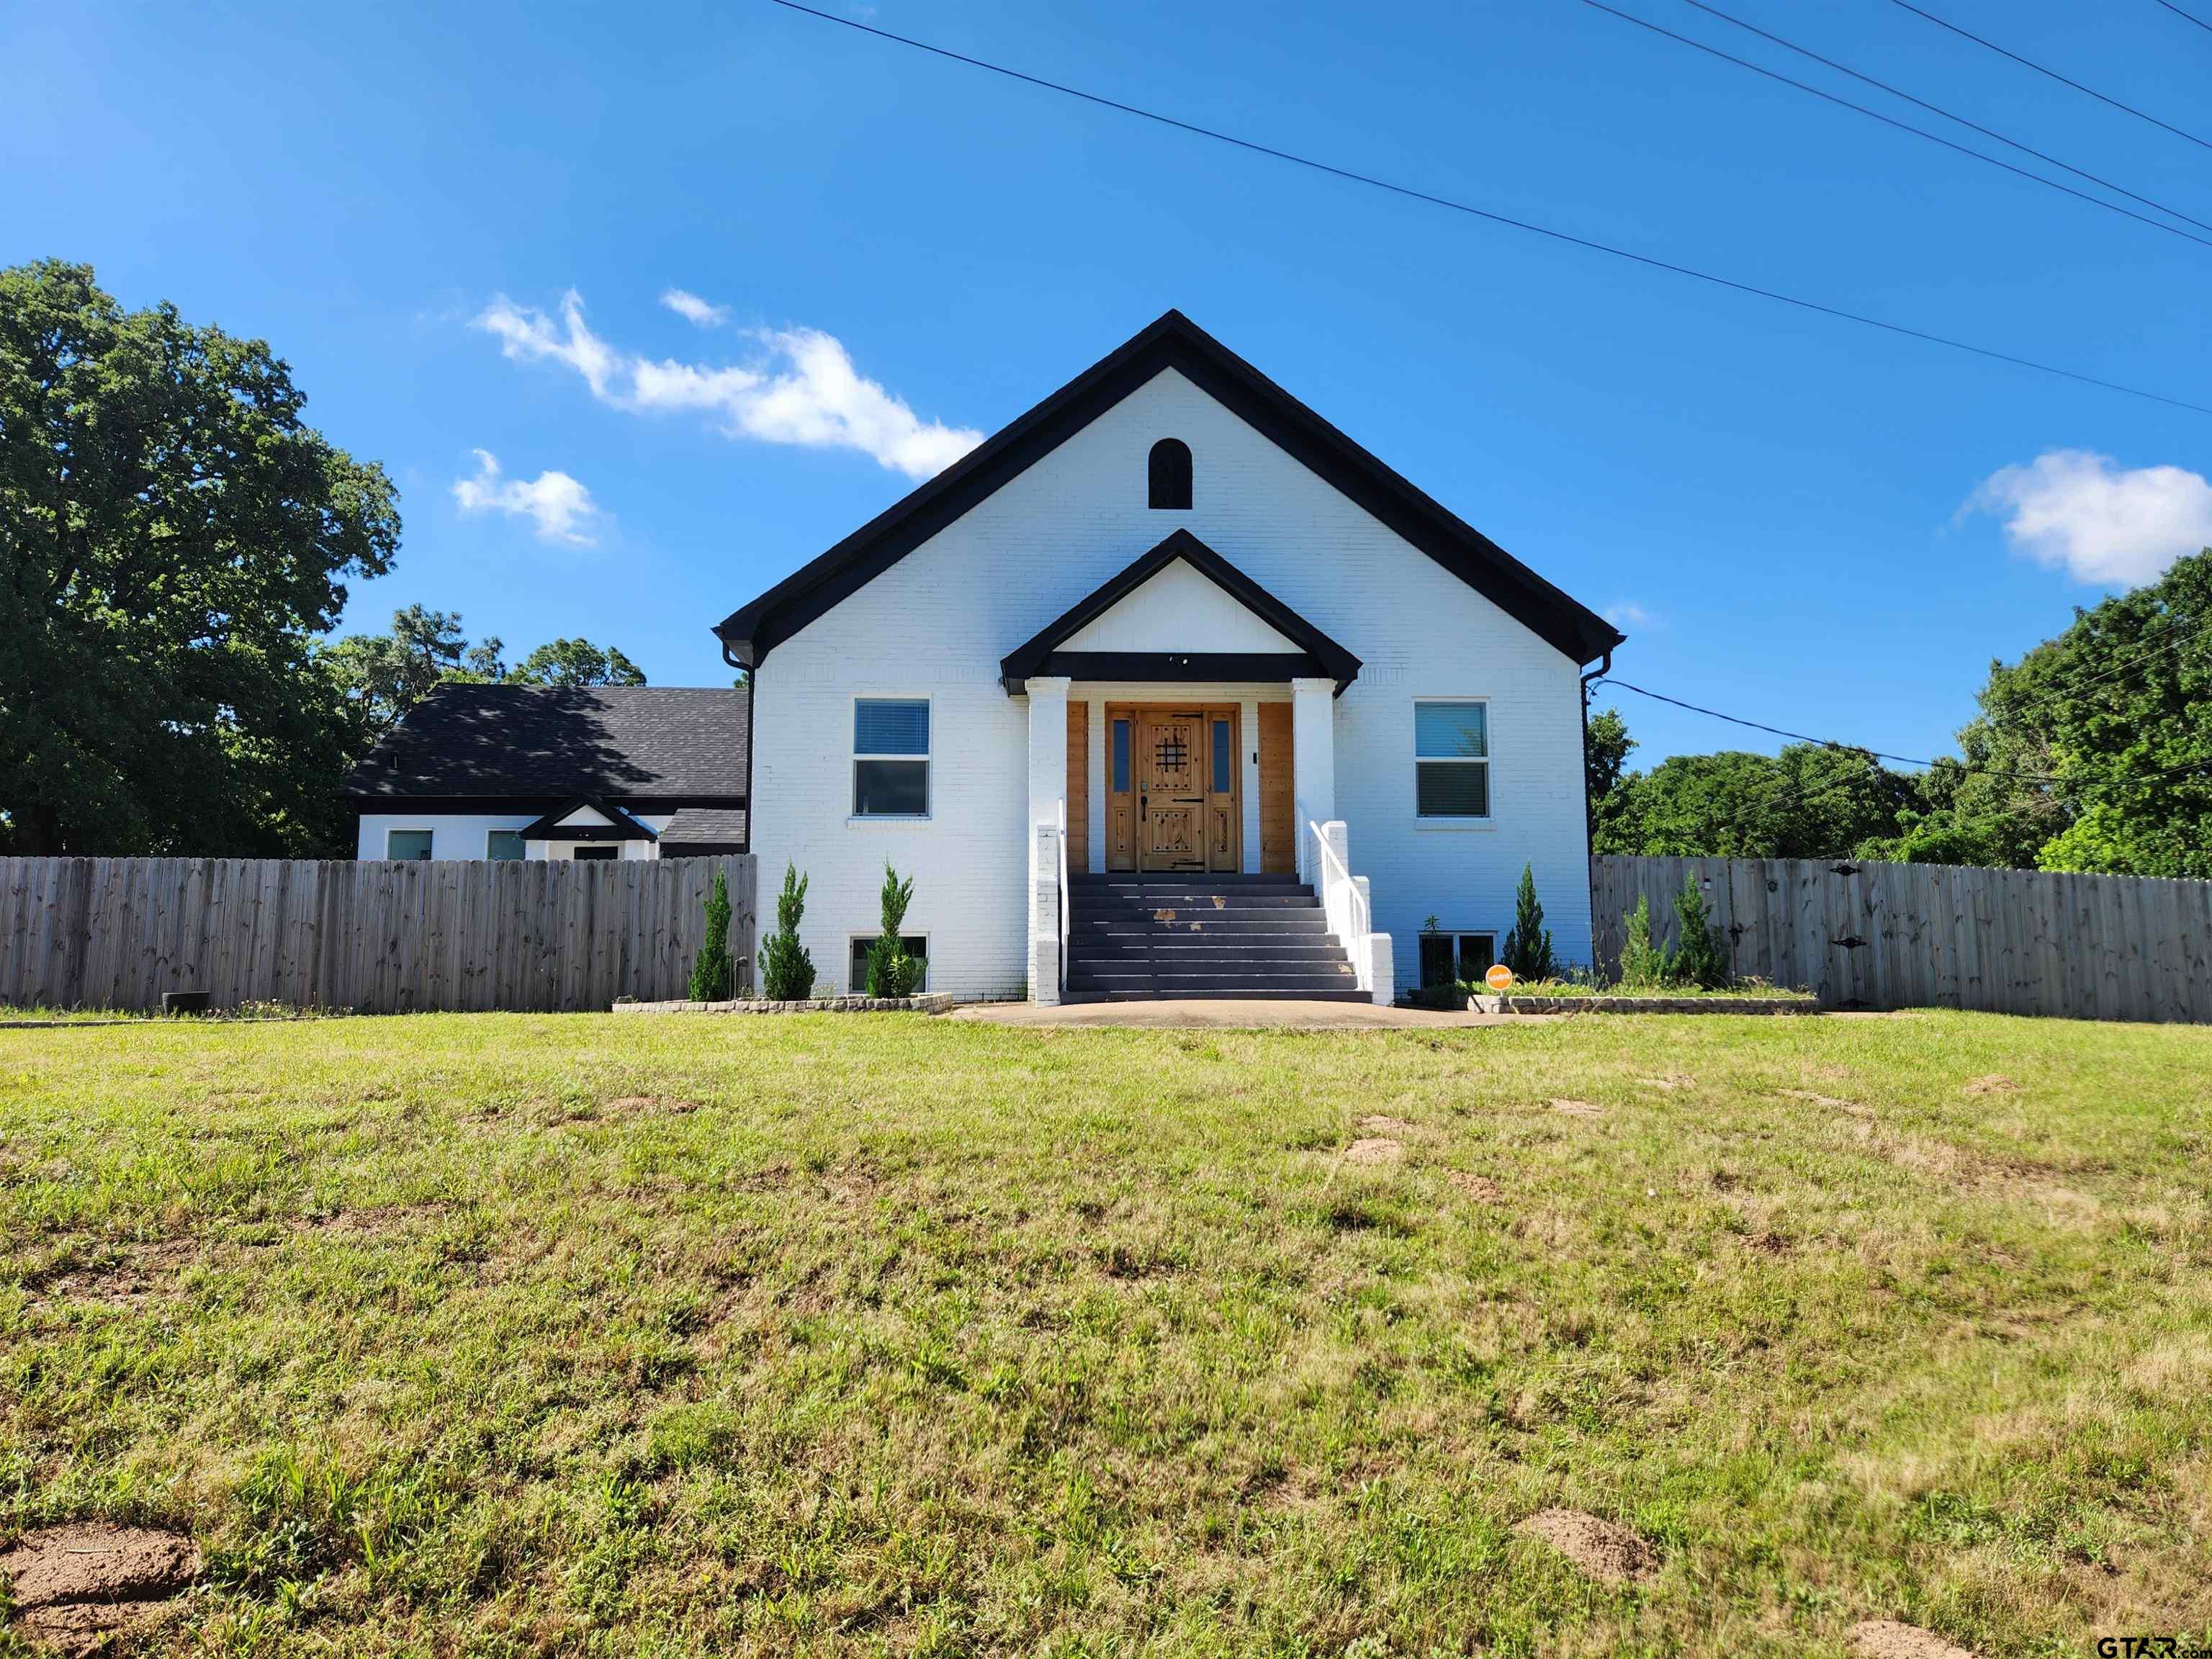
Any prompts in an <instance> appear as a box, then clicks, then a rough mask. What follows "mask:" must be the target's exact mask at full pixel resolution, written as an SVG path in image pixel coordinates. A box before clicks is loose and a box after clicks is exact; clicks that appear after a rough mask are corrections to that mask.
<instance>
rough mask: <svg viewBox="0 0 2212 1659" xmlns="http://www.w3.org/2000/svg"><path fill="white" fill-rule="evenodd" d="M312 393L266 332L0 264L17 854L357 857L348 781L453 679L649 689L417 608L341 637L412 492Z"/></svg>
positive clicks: (86, 277)
mask: <svg viewBox="0 0 2212 1659" xmlns="http://www.w3.org/2000/svg"><path fill="white" fill-rule="evenodd" d="M305 403H306V399H305V398H304V396H303V395H302V394H301V392H300V391H299V389H298V388H297V387H296V386H294V385H293V383H292V377H291V371H290V369H289V367H288V366H287V365H286V364H285V363H284V362H283V360H282V359H281V358H278V357H276V356H275V355H274V354H272V353H271V352H270V349H269V347H268V345H267V343H264V342H263V341H260V340H241V339H238V338H235V337H232V336H230V335H228V334H226V333H224V332H223V331H222V330H220V329H216V328H208V327H196V326H193V325H190V324H188V323H186V322H185V320H184V319H182V318H181V317H180V316H179V314H178V313H177V310H176V308H175V307H173V306H169V305H166V304H165V305H161V306H156V307H153V308H151V309H150V310H145V311H136V312H126V311H125V310H124V309H123V307H121V306H119V305H118V303H117V302H116V301H115V300H114V299H113V298H112V296H110V295H107V294H106V293H104V292H102V291H101V290H100V288H99V286H98V284H97V283H95V282H94V276H93V272H92V270H91V269H90V268H89V267H88V266H84V265H74V264H64V263H62V262H60V261H58V260H43V261H40V262H37V263H34V264H25V265H17V266H14V267H11V268H9V269H5V270H0V852H7V853H15V854H57V853H66V854H169V853H175V854H232V855H242V856H271V857H318V856H343V855H346V854H349V853H350V851H351V849H352V844H353V835H352V826H351V823H350V817H349V814H348V813H347V812H346V811H344V810H343V808H341V806H340V805H339V803H338V799H337V790H338V787H339V785H340V783H341V782H342V781H343V778H344V776H345V775H346V772H347V770H348V769H349V768H350V767H351V765H352V764H353V763H354V761H355V760H356V759H357V758H358V757H360V756H361V755H362V754H364V753H365V752H367V750H368V749H369V748H370V747H372V746H373V745H374V744H375V742H376V740H377V739H378V738H380V737H382V736H383V735H384V733H385V732H387V731H389V730H390V729H391V727H392V723H393V722H394V721H396V720H398V719H399V718H400V717H401V716H402V715H404V714H405V713H406V712H407V710H408V709H409V708H410V707H412V706H413V705H414V704H415V703H416V702H417V701H419V700H420V699H421V697H422V696H423V695H424V693H426V692H427V691H428V690H429V689H430V687H432V686H433V685H435V684H438V683H439V682H440V681H441V680H451V679H470V680H480V681H481V680H507V681H517V682H521V683H525V684H538V685H589V684H617V685H641V684H644V683H645V676H644V674H643V673H642V672H641V671H639V669H638V667H637V665H635V663H633V662H631V661H630V660H629V659H628V658H627V657H625V656H624V655H623V653H621V652H620V651H618V650H614V649H611V648H609V649H602V648H601V647H598V646H595V645H593V644H592V642H591V641H588V640H582V639H569V640H556V641H552V642H551V643H550V644H548V645H543V646H540V647H538V648H537V649H536V650H534V651H532V652H530V653H527V654H526V656H524V657H523V658H522V659H520V661H519V662H516V663H514V664H513V665H509V664H508V663H507V662H506V661H504V660H503V657H502V653H503V650H504V647H503V646H502V645H501V642H500V641H498V640H496V639H485V640H480V641H476V642H474V643H471V641H469V640H468V639H467V638H466V637H465V635H463V633H462V632H461V619H460V617H459V616H458V615H457V614H455V613H453V612H450V611H429V610H425V609H424V608H423V607H422V606H420V605H410V606H409V607H408V608H407V609H405V610H404V611H399V612H398V614H397V615H395V616H394V617H393V618H392V629H391V631H390V632H389V633H386V634H366V635H363V634H356V635H350V636H349V637H346V638H343V639H338V640H335V641H333V640H332V639H331V637H330V635H331V632H332V630H333V629H335V628H336V627H337V623H338V620H339V618H340V617H341V615H342V614H343V611H344V609H345V604H346V597H347V583H348V582H349V581H351V580H368V579H370V578H374V577H377V576H381V575H384V574H386V573H387V572H389V571H390V570H391V568H392V562H393V560H394V559H395V557H396V556H397V555H398V548H399V508H398V492H397V490H395V489H394V488H393V486H392V480H391V479H390V478H389V477H386V474H385V471H384V470H383V468H381V467H380V466H378V465H375V464H374V463H373V462H365V461H359V460H356V459H354V458H353V457H352V456H350V455H349V454H347V453H345V452H344V451H343V450H342V449H340V448H338V447H337V446H335V445H333V444H331V442H330V441H328V440H327V439H325V437H324V436H323V435H322V434H321V433H319V432H318V431H316V430H315V429H314V428H312V427H310V426H308V425H307V423H306V422H305V421H304V420H303V419H302V416H301V411H302V410H303V408H304V406H305Z"/></svg>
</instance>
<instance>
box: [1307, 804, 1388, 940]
mask: <svg viewBox="0 0 2212 1659" xmlns="http://www.w3.org/2000/svg"><path fill="white" fill-rule="evenodd" d="M1306 831H1307V833H1308V834H1309V835H1310V836H1312V837H1313V838H1314V844H1315V845H1316V846H1317V847H1319V848H1321V856H1322V868H1321V869H1320V871H1319V872H1317V873H1318V874H1319V876H1320V877H1321V881H1320V887H1321V890H1322V893H1321V899H1322V908H1324V909H1330V910H1332V915H1331V920H1334V913H1333V907H1331V906H1330V904H1329V894H1330V893H1331V891H1332V890H1336V889H1338V888H1341V889H1342V890H1343V892H1344V895H1345V901H1346V902H1345V909H1346V915H1345V929H1344V931H1345V933H1346V939H1345V943H1346V945H1349V944H1350V943H1351V942H1352V939H1364V938H1366V937H1367V935H1368V934H1370V933H1373V932H1374V931H1375V918H1374V916H1373V915H1371V914H1370V911H1369V908H1368V902H1367V895H1366V894H1364V893H1363V892H1361V891H1360V890H1359V884H1358V882H1356V881H1354V880H1352V872H1351V871H1350V870H1349V869H1347V868H1346V866H1345V862H1344V860H1342V859H1340V858H1339V857H1337V855H1336V848H1334V847H1332V846H1330V845H1329V844H1328V836H1325V835H1323V834H1322V830H1321V825H1319V824H1318V823H1315V822H1314V821H1313V820H1312V819H1310V818H1309V819H1307V820H1306Z"/></svg>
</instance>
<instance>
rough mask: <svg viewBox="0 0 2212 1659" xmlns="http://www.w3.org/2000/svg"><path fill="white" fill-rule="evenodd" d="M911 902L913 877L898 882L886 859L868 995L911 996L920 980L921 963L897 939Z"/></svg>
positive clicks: (871, 951) (870, 966)
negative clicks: (880, 909)
mask: <svg viewBox="0 0 2212 1659" xmlns="http://www.w3.org/2000/svg"><path fill="white" fill-rule="evenodd" d="M913 902H914V878H913V877H912V876H908V878H906V879H905V880H904V881H901V880H900V879H899V874H898V872H897V871H896V870H894V869H892V868H891V866H890V860H888V859H886V860H884V890H883V896H882V914H881V915H880V917H879V918H878V927H877V931H876V942H875V944H873V945H871V946H870V947H869V949H868V994H869V995H870V996H872V997H905V996H912V995H913V994H914V987H915V986H916V985H918V984H920V983H921V962H920V961H919V960H918V959H917V958H915V957H910V956H908V954H907V953H906V947H905V945H904V944H903V942H902V940H901V939H900V931H901V930H902V928H904V927H905V926H906V912H907V907H908V905H910V904H912V903H913ZM855 988H856V989H857V988H858V987H855Z"/></svg>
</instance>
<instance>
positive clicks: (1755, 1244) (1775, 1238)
mask: <svg viewBox="0 0 2212 1659" xmlns="http://www.w3.org/2000/svg"><path fill="white" fill-rule="evenodd" d="M1744 1243H1747V1244H1748V1245H1749V1246H1751V1248H1752V1249H1754V1250H1757V1251H1758V1252H1759V1254H1760V1255H1796V1253H1797V1246H1796V1244H1795V1243H1792V1242H1791V1241H1790V1240H1789V1239H1787V1238H1784V1237H1783V1236H1782V1235H1781V1234H1780V1233H1778V1232H1772V1231H1768V1232H1763V1233H1753V1234H1752V1235H1751V1237H1748V1238H1747V1239H1745V1240H1744Z"/></svg>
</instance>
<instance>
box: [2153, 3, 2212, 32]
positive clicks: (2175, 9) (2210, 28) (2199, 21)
mask: <svg viewBox="0 0 2212 1659" xmlns="http://www.w3.org/2000/svg"><path fill="white" fill-rule="evenodd" d="M2158 3H2159V4H2160V5H2161V6H2164V7H2165V8H2166V9H2167V10H2168V11H2170V12H2172V14H2173V15H2175V16H2176V17H2186V18H2187V19H2188V20H2189V21H2191V22H2192V23H2194V24H2196V25H2197V27H2198V28H2200V29H2203V30H2206V31H2207V32H2212V23H2208V22H2206V21H2204V20H2203V18H2201V17H2199V16H2198V15H2197V14H2196V13H2195V12H2193V11H2184V10H2182V9H2181V8H2180V7H2179V6H2177V5H2175V4H2174V3H2173V0H2158Z"/></svg>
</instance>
